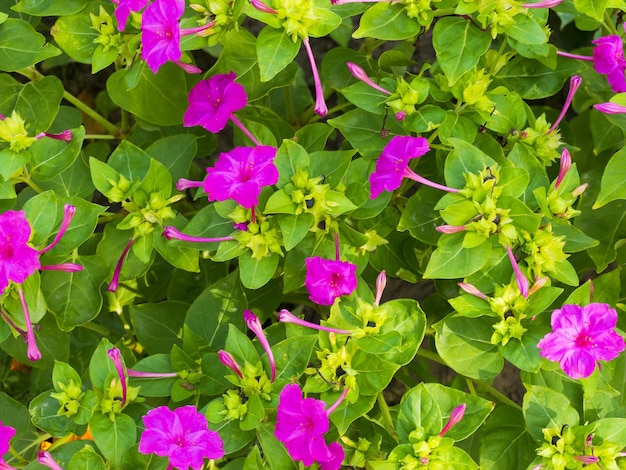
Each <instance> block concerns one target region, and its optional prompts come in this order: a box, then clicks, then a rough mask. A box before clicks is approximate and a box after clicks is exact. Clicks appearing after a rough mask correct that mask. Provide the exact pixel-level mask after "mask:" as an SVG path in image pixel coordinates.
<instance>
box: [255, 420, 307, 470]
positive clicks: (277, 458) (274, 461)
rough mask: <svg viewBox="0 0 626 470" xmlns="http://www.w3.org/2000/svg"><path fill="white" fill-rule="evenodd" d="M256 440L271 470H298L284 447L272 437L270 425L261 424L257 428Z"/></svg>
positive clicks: (272, 427) (272, 429) (271, 426)
mask: <svg viewBox="0 0 626 470" xmlns="http://www.w3.org/2000/svg"><path fill="white" fill-rule="evenodd" d="M257 438H258V439H259V443H260V444H261V448H262V449H263V453H264V454H265V456H266V460H267V463H268V464H269V466H270V468H271V469H272V470H296V468H298V467H297V465H296V463H295V462H294V461H293V459H292V458H291V457H290V456H289V453H288V452H287V450H286V449H285V446H284V445H283V444H282V443H280V442H279V441H278V439H276V437H274V426H273V424H272V423H262V424H261V425H260V426H259V427H258V428H257Z"/></svg>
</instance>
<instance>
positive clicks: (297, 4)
mask: <svg viewBox="0 0 626 470" xmlns="http://www.w3.org/2000/svg"><path fill="white" fill-rule="evenodd" d="M274 8H275V9H276V11H277V12H278V13H277V14H276V17H277V18H278V19H279V20H280V21H281V22H282V25H283V28H285V33H286V34H287V36H291V39H292V40H293V42H296V41H297V40H298V38H303V39H305V38H308V37H309V34H308V31H309V29H310V28H311V27H312V26H313V25H314V24H316V23H318V22H319V21H320V20H321V19H322V17H321V15H319V14H318V12H317V8H316V7H315V2H314V1H313V0H274Z"/></svg>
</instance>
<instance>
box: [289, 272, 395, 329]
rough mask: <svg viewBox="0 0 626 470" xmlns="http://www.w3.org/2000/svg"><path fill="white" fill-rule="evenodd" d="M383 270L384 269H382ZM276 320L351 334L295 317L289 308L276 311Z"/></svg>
mask: <svg viewBox="0 0 626 470" xmlns="http://www.w3.org/2000/svg"><path fill="white" fill-rule="evenodd" d="M383 272H385V271H383ZM278 321H279V322H281V323H292V324H294V325H299V326H304V327H305V328H311V329H313V330H319V331H328V332H329V333H337V334H339V335H351V334H352V332H351V331H349V330H340V329H339V328H330V327H328V326H322V325H318V324H317V323H311V322H308V321H306V320H302V319H301V318H298V317H296V316H295V315H294V314H293V313H291V312H290V311H289V310H286V309H282V310H281V311H280V312H278Z"/></svg>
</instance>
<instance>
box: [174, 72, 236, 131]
mask: <svg viewBox="0 0 626 470" xmlns="http://www.w3.org/2000/svg"><path fill="white" fill-rule="evenodd" d="M235 78H237V77H236V75H235V72H230V73H227V74H223V73H220V74H217V75H213V76H212V77H211V78H208V79H206V80H200V81H199V82H198V83H197V84H196V85H195V86H194V87H193V88H192V89H191V91H190V92H189V107H188V108H187V111H185V116H184V117H183V125H184V126H185V127H193V126H202V127H204V128H205V129H206V130H207V131H209V132H213V133H217V132H219V131H221V130H222V129H224V127H226V124H227V123H228V120H229V119H231V117H232V116H234V114H233V113H234V112H235V111H239V110H240V109H241V108H243V107H244V106H245V105H246V104H247V102H248V97H247V95H246V90H245V89H244V87H243V86H241V85H240V84H239V83H237V82H235Z"/></svg>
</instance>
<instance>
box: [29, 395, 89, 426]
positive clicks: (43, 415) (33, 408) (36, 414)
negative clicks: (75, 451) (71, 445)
mask: <svg viewBox="0 0 626 470" xmlns="http://www.w3.org/2000/svg"><path fill="white" fill-rule="evenodd" d="M50 392H52V390H50V391H47V392H43V393H42V394H40V395H38V396H36V397H35V398H34V399H32V400H31V401H30V405H29V408H30V415H31V419H32V422H33V424H34V425H35V426H36V427H37V428H39V429H41V430H44V431H45V432H47V433H50V434H51V435H52V436H54V437H62V436H64V435H66V434H67V433H68V432H73V433H75V434H77V435H81V434H82V433H84V432H85V430H86V429H87V426H79V425H77V424H76V423H74V422H73V421H72V420H71V419H70V418H67V417H66V416H64V415H63V414H60V415H59V414H57V413H58V411H59V409H60V408H61V405H59V402H58V400H57V399H56V398H52V397H51V396H50Z"/></svg>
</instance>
